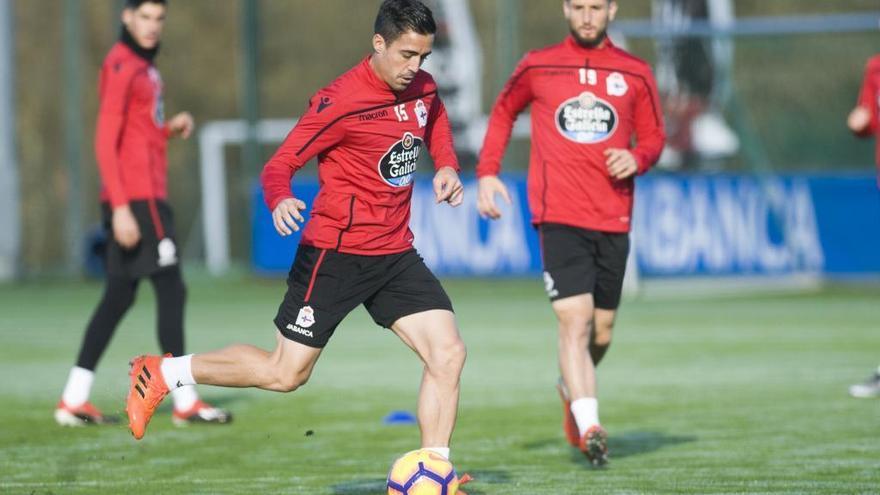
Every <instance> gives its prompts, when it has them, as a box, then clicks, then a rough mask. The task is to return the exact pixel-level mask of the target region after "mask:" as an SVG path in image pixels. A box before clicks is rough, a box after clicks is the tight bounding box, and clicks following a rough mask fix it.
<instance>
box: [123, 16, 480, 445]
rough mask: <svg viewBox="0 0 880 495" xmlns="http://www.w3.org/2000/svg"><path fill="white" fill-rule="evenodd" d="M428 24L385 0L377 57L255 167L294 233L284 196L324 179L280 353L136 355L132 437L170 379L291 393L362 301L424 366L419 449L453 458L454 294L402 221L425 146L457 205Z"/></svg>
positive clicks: (458, 355) (284, 227) (460, 347)
mask: <svg viewBox="0 0 880 495" xmlns="http://www.w3.org/2000/svg"><path fill="white" fill-rule="evenodd" d="M435 32H436V25H435V23H434V19H433V17H432V14H431V11H430V10H429V9H428V8H427V7H425V6H424V5H423V4H422V3H420V2H418V1H416V0H386V1H385V2H383V3H382V5H381V7H380V9H379V13H378V16H377V18H376V23H375V35H374V36H373V53H372V54H371V55H370V56H368V57H366V58H365V59H364V60H363V61H362V62H360V63H358V64H357V65H356V66H355V67H354V68H352V69H351V70H349V71H348V72H346V73H345V74H343V75H342V76H340V77H339V78H338V79H336V80H335V81H333V82H332V83H330V85H328V86H327V87H325V88H324V89H321V90H320V91H318V92H317V93H316V94H315V95H314V96H313V97H312V99H311V101H310V103H309V108H308V110H307V111H306V113H305V115H303V117H302V118H301V119H300V120H299V122H298V124H297V125H296V127H295V128H294V129H293V131H291V133H290V134H289V135H288V136H287V139H286V140H285V141H284V143H283V144H282V145H281V147H280V148H279V149H278V151H277V152H276V153H275V155H274V156H273V157H272V158H271V159H270V160H269V161H268V163H266V165H265V167H264V169H263V173H262V184H263V191H264V194H265V199H266V203H267V205H268V207H269V209H270V210H271V211H272V218H273V219H274V222H275V228H276V229H277V230H278V232H279V233H280V234H281V235H290V234H292V233H293V231H297V230H298V229H299V226H298V224H300V223H302V222H303V217H302V215H301V212H302V211H303V210H305V209H306V205H305V203H303V201H301V200H299V199H297V198H294V197H292V195H291V189H290V180H291V177H292V176H293V175H294V173H295V172H296V171H297V170H298V169H299V168H301V167H302V166H303V165H305V164H306V163H307V162H308V161H309V160H310V159H311V158H312V157H314V156H317V157H318V174H319V179H320V184H321V187H320V190H319V192H318V196H317V197H316V198H315V202H314V204H313V205H311V219H310V221H309V222H308V224H307V225H306V226H305V230H304V232H303V235H302V240H301V242H300V245H299V248H298V250H297V253H296V257H295V259H294V262H293V267H292V268H291V270H290V275H289V278H288V280H287V285H288V290H287V294H286V295H285V296H284V301H283V302H282V303H281V307H280V308H279V310H278V314H277V315H276V317H275V320H274V323H275V328H276V331H275V334H276V340H277V345H276V347H275V349H274V350H273V351H265V350H262V349H258V348H256V347H253V346H250V345H233V346H230V347H228V348H226V349H223V350H220V351H215V352H209V353H204V354H195V355H191V356H186V357H180V358H170V359H169V358H165V359H163V358H161V357H158V356H141V357H138V358H136V359H135V360H134V361H133V363H132V370H131V376H132V378H131V387H130V389H129V396H128V401H127V411H128V416H129V425H130V428H131V431H132V434H133V435H134V436H135V438H141V437H142V436H143V435H144V430H145V428H146V426H147V423H148V421H149V420H150V416H151V415H152V414H153V411H154V410H155V408H156V406H157V405H158V403H159V402H160V401H161V400H162V397H164V395H165V394H166V393H167V392H168V390H169V388H170V389H173V388H175V387H178V386H180V385H187V384H193V383H204V384H211V385H220V386H226V387H257V388H261V389H264V390H272V391H278V392H292V391H294V390H296V389H297V388H299V387H301V386H302V385H304V384H305V383H306V381H307V380H308V379H309V375H311V373H312V369H313V368H314V366H315V363H316V362H317V360H318V358H319V357H320V355H321V351H322V350H323V348H324V346H325V345H326V344H327V342H328V341H329V339H330V337H331V336H332V335H333V332H334V331H335V330H336V328H337V326H338V325H339V323H340V322H341V321H342V319H343V318H345V316H346V315H347V314H348V313H349V312H351V311H352V310H353V309H355V308H356V307H357V306H359V305H361V304H363V305H364V306H365V307H366V309H367V311H368V312H369V313H370V315H371V316H372V317H373V320H374V321H375V322H376V323H377V324H378V325H380V326H382V327H385V328H389V329H390V330H391V331H392V332H394V333H395V334H396V335H397V336H398V337H400V339H401V340H402V341H403V342H404V343H406V344H407V345H408V346H409V347H411V348H412V349H413V350H414V351H415V352H416V353H417V354H418V355H419V357H420V358H421V359H422V361H423V362H424V365H425V366H424V374H423V377H422V384H421V390H420V394H419V402H418V420H419V426H420V428H421V432H422V447H423V448H429V449H431V450H434V451H436V452H438V453H440V454H442V455H443V456H444V457H447V458H448V457H449V439H450V437H451V435H452V430H453V427H454V425H455V417H456V411H457V409H458V391H459V376H460V374H461V370H462V367H463V366H464V361H465V346H464V343H463V342H462V340H461V337H460V336H459V332H458V328H457V324H456V321H455V316H454V314H453V312H452V304H451V303H450V301H449V298H448V297H447V295H446V293H445V291H444V290H443V287H441V285H440V283H439V282H438V281H437V279H436V278H435V277H434V275H433V274H432V273H431V272H430V271H429V270H428V268H427V267H426V266H425V264H424V262H423V261H422V258H421V257H420V256H419V255H418V253H416V251H415V249H414V248H413V246H412V241H413V235H412V232H410V230H409V227H408V222H409V217H410V201H411V197H412V192H413V178H414V174H415V171H416V165H417V163H418V159H419V156H420V155H421V154H422V153H423V152H424V151H426V150H427V151H428V152H430V154H431V157H432V158H433V161H434V167H435V170H436V172H435V175H434V181H433V186H434V193H435V195H436V200H437V202H438V203H441V202H447V203H449V204H450V205H452V206H458V205H459V204H461V202H462V198H463V190H462V184H461V181H460V180H459V178H458V169H459V167H458V162H457V159H456V157H455V154H454V152H453V146H452V133H451V129H450V125H449V121H448V119H447V117H446V111H445V110H444V107H443V103H442V102H441V101H440V98H439V96H438V94H437V85H436V84H435V83H434V80H433V79H432V77H431V76H430V75H429V74H428V73H426V72H424V71H422V70H420V66H421V64H422V63H423V62H424V61H425V59H426V58H427V57H428V55H429V54H430V53H431V46H432V43H433V39H434V33H435Z"/></svg>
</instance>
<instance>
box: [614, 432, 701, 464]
mask: <svg viewBox="0 0 880 495" xmlns="http://www.w3.org/2000/svg"><path fill="white" fill-rule="evenodd" d="M696 441H697V437H696V436H694V435H667V434H665V433H660V432H657V431H639V430H636V431H627V432H624V433H621V434H616V435H611V436H609V437H608V450H609V451H610V452H611V456H612V457H618V458H620V457H629V456H631V455H639V454H647V453H649V452H654V451H656V450H660V449H662V448H664V447H672V446H675V445H680V444H683V443H690V442H696Z"/></svg>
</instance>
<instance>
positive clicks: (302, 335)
mask: <svg viewBox="0 0 880 495" xmlns="http://www.w3.org/2000/svg"><path fill="white" fill-rule="evenodd" d="M360 304H363V305H364V307H365V308H366V309H367V311H368V312H369V313H370V316H372V317H373V321H375V322H376V323H377V324H378V325H380V326H382V327H385V328H390V327H391V325H393V324H394V322H395V321H397V320H398V319H400V318H402V317H404V316H408V315H411V314H415V313H421V312H423V311H429V310H432V309H445V310H449V311H452V303H451V302H450V301H449V296H447V295H446V291H444V290H443V287H442V286H441V285H440V282H439V281H438V280H437V277H435V276H434V274H433V273H431V270H429V269H428V267H427V266H425V262H424V261H423V260H422V257H421V256H419V254H418V253H416V251H415V250H414V249H412V250H409V251H406V252H404V253H399V254H389V255H382V256H361V255H356V254H346V253H340V252H338V251H335V250H332V249H319V248H316V247H313V246H306V245H302V244H301V245H300V246H299V248H298V249H297V251H296V258H294V260H293V266H292V267H291V268H290V274H289V275H288V277H287V294H285V295H284V301H283V302H282V303H281V307H279V308H278V315H277V316H276V317H275V326H277V327H278V330H279V331H280V332H281V334H282V335H284V336H285V337H286V338H288V339H290V340H293V341H295V342H299V343H300V344H303V345H307V346H309V347H318V348H321V347H324V346H325V345H327V341H329V340H330V337H331V336H333V332H334V331H335V330H336V327H337V326H338V325H339V323H340V322H341V321H342V319H343V318H345V316H346V315H348V313H350V312H351V311H352V310H354V309H355V308H356V307H358V305H360Z"/></svg>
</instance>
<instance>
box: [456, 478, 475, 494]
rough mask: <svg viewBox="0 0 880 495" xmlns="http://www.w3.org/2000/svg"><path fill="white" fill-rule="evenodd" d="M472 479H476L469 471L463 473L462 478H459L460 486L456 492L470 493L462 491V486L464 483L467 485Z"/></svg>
mask: <svg viewBox="0 0 880 495" xmlns="http://www.w3.org/2000/svg"><path fill="white" fill-rule="evenodd" d="M471 481H474V478H473V476H471V475H469V474H467V473H464V474H463V475H461V478H459V479H458V486H459V488H458V492H456V493H457V495H468V494H467V493H465V492H463V491H461V487H462V486H464V485H467V484H468V483H470V482H471Z"/></svg>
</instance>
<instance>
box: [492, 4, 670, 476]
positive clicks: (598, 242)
mask: <svg viewBox="0 0 880 495" xmlns="http://www.w3.org/2000/svg"><path fill="white" fill-rule="evenodd" d="M563 9H564V13H565V18H566V19H567V20H568V23H569V29H570V31H571V35H570V36H569V37H567V38H566V39H565V41H563V42H562V43H560V44H558V45H553V46H550V47H547V48H544V49H541V50H535V51H532V52H529V53H528V54H526V56H525V58H523V60H522V61H521V62H520V64H519V66H518V67H517V68H516V70H515V71H514V73H513V75H512V76H511V78H510V80H509V81H508V82H507V85H506V86H505V88H504V90H503V91H502V93H501V95H500V96H499V97H498V100H497V101H496V102H495V106H494V108H493V110H492V114H491V116H490V119H489V127H488V131H487V134H486V138H485V141H484V143H483V149H482V151H481V154H480V162H479V165H478V166H477V176H478V177H479V195H478V208H479V210H480V213H481V214H483V215H484V216H487V217H489V218H498V217H500V215H501V211H500V210H499V209H498V207H497V205H496V204H495V195H496V194H499V195H501V196H502V197H503V198H504V199H505V200H507V202H508V203H509V202H510V197H509V195H508V192H507V188H506V187H505V186H504V183H502V182H501V181H500V180H499V179H498V177H497V174H498V172H499V171H500V169H501V159H502V157H503V156H504V149H505V147H506V146H507V143H508V140H509V139H510V132H511V129H512V127H513V123H514V121H515V120H516V116H517V115H518V114H519V113H520V112H521V111H523V109H525V108H526V106H528V105H531V117H532V126H531V129H532V148H531V160H530V165H529V177H528V195H529V205H530V207H531V210H532V222H533V223H534V224H535V225H536V226H537V228H538V229H539V232H540V236H541V246H542V254H543V262H544V282H545V285H546V290H547V294H548V296H549V297H550V300H551V301H552V305H553V310H554V312H555V313H556V316H557V318H558V320H559V367H560V370H561V372H562V383H560V387H559V389H560V394H561V395H562V397H563V403H564V406H565V412H564V414H565V420H564V426H565V432H566V437H567V439H568V441H569V442H570V443H571V444H572V445H574V446H578V447H579V448H580V449H581V450H582V451H583V452H584V453H585V454H586V455H587V457H588V458H589V459H590V461H591V462H593V463H594V464H602V463H604V462H605V461H606V460H607V447H606V433H605V431H604V430H603V429H602V427H601V426H600V423H599V414H598V401H597V399H596V377H595V365H596V364H598V363H599V361H600V360H601V359H602V356H603V355H604V354H605V351H606V350H607V349H608V346H609V345H610V343H611V331H612V327H613V325H614V318H615V315H616V310H617V307H618V305H619V303H620V294H621V288H622V284H623V275H624V269H625V267H626V258H627V253H628V252H629V237H628V232H629V229H630V224H631V219H630V215H631V212H632V201H633V190H634V186H635V182H634V176H635V175H637V174H642V173H645V172H647V171H648V169H649V168H650V167H651V166H652V165H653V164H654V163H655V162H656V161H657V158H658V157H659V156H660V152H661V150H662V149H663V144H664V140H665V135H664V130H663V116H662V113H661V110H660V104H659V98H658V96H657V88H656V84H655V82H654V78H653V76H652V74H651V70H650V67H649V66H648V65H647V64H646V63H645V62H643V61H642V60H639V59H637V58H635V57H633V56H632V55H629V54H628V53H626V52H624V51H623V50H621V49H619V48H617V47H615V46H614V45H613V44H612V43H611V41H610V40H609V39H608V37H607V35H606V31H607V28H608V24H609V22H610V21H611V20H613V19H614V15H615V13H616V11H617V4H616V2H613V1H609V0H565V1H564V3H563ZM633 138H635V145H633V144H632V143H633ZM569 403H570V404H569Z"/></svg>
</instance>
